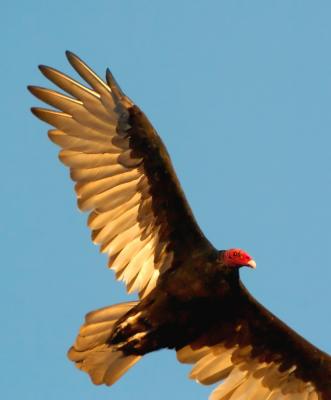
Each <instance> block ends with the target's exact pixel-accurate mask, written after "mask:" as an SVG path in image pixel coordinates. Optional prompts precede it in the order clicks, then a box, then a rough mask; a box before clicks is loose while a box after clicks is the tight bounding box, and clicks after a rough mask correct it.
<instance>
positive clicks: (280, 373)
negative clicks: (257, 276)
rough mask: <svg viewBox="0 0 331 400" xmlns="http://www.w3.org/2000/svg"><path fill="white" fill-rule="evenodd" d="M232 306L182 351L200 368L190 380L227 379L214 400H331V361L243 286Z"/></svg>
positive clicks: (179, 354)
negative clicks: (258, 301) (262, 304)
mask: <svg viewBox="0 0 331 400" xmlns="http://www.w3.org/2000/svg"><path fill="white" fill-rule="evenodd" d="M231 299H232V303H233V306H232V307H228V308H227V311H224V312H223V315H222V312H221V313H220V315H219V316H217V318H216V319H217V321H216V322H214V323H212V324H211V326H210V327H209V328H207V329H206V332H205V333H203V335H202V336H201V337H200V338H198V339H197V340H195V341H194V342H192V343H191V344H190V345H186V346H185V347H183V348H181V349H179V350H178V351H177V358H178V360H179V361H181V362H185V363H192V364H195V366H194V367H193V369H192V371H191V373H190V378H191V379H195V380H196V381H197V382H199V383H202V384H206V385H209V384H213V383H215V382H220V381H223V383H221V384H220V385H219V386H218V387H217V388H216V389H215V390H214V391H213V392H212V394H211V396H210V399H211V400H230V399H231V400H284V399H287V400H310V399H314V400H317V399H318V400H329V399H330V398H331V359H330V357H329V356H328V355H327V354H325V353H323V352H322V351H320V350H318V349H317V348H316V347H314V346H313V345H312V344H310V343H309V342H307V341H306V340H305V339H303V338H302V337H301V336H299V335H298V334H297V333H295V332H294V331H293V330H291V329H290V328H289V327H287V326H286V325H285V324H284V323H283V322H281V321H280V320H279V319H278V318H276V317H275V316H274V315H272V314H271V313H270V312H269V311H268V310H266V309H265V308H264V307H263V306H261V305H260V304H259V303H257V301H256V300H255V299H254V298H253V297H252V296H251V295H250V294H249V293H248V291H247V290H246V289H245V288H244V286H243V285H242V284H240V287H239V292H237V293H236V295H234V296H233V297H232V298H231Z"/></svg>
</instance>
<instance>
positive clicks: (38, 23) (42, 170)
mask: <svg viewBox="0 0 331 400" xmlns="http://www.w3.org/2000/svg"><path fill="white" fill-rule="evenodd" d="M1 8H2V10H1V16H0V19H1V24H0V30H1V37H2V41H1V43H0V50H1V67H0V68H1V75H2V85H1V91H2V107H1V108H2V129H1V130H2V156H1V159H0V162H1V163H2V165H1V169H0V171H1V183H2V196H1V202H2V210H3V211H2V214H3V215H2V222H1V225H0V232H1V237H2V244H3V246H2V257H1V258H2V262H1V264H2V271H3V273H2V279H1V282H0V296H1V315H2V329H1V333H0V337H1V343H2V351H1V354H2V362H1V366H0V369H1V374H0V375H1V379H2V380H3V383H2V384H1V387H2V389H1V390H2V396H3V398H5V399H8V400H9V399H18V398H22V397H24V399H25V400H44V399H48V400H53V399H54V400H55V399H59V398H63V399H70V400H76V399H77V400H78V399H80V400H81V399H84V400H96V399H98V400H102V399H110V398H112V399H118V400H121V399H130V398H134V399H146V400H148V399H155V398H158V399H159V400H163V399H168V398H169V397H171V398H174V399H179V398H190V399H192V400H195V399H203V398H207V395H208V393H209V392H210V388H208V387H207V388H206V387H200V386H199V385H197V384H195V383H194V382H190V381H189V380H187V379H186V375H187V372H188V370H189V368H187V367H185V366H182V365H179V364H177V362H176V360H175V355H174V354H173V353H171V352H169V351H162V352H158V353H155V354H152V355H149V356H147V357H146V359H144V360H143V361H141V362H140V363H138V364H137V365H136V366H135V367H134V368H133V369H132V370H131V371H130V372H129V373H128V374H127V375H126V376H125V377H124V378H123V379H122V380H121V381H120V382H119V383H118V384H116V385H115V386H114V387H112V388H105V387H96V386H93V385H92V384H91V383H90V381H89V379H88V377H87V376H86V375H85V374H83V373H81V372H80V371H78V370H76V369H75V368H74V366H73V365H72V364H71V363H70V362H69V361H67V359H66V351H67V348H68V347H69V346H70V345H71V343H72V341H73V340H74V338H75V335H76V333H77V329H78V327H79V325H80V324H81V322H82V320H83V316H84V315H85V313H86V312H88V311H90V310H93V309H96V308H98V307H102V306H105V305H108V304H113V303H117V302H121V301H123V300H125V299H127V296H126V295H125V291H124V288H123V285H122V284H121V283H118V282H115V280H114V278H113V273H112V272H111V271H109V270H107V269H106V268H105V265H106V259H105V257H104V256H102V255H100V254H99V253H98V250H97V248H96V247H95V246H94V245H92V244H91V242H90V239H89V232H88V230H87V228H86V223H85V221H86V216H85V215H82V214H81V213H80V212H78V211H77V207H76V203H75V198H74V194H73V190H72V182H70V179H69V178H68V172H67V171H66V169H65V168H64V167H63V166H62V165H61V164H60V163H59V162H58V160H57V149H56V147H55V146H54V145H53V144H52V143H50V142H49V140H48V138H47V135H46V130H47V126H46V125H45V124H42V123H41V122H40V121H38V120H37V119H35V118H34V117H33V116H32V115H31V114H30V112H29V107H30V106H32V105H37V104H38V101H37V100H35V99H33V98H32V96H31V95H30V94H29V93H28V92H27V90H26V85H27V84H35V85H41V86H43V85H48V83H46V81H45V79H44V78H43V77H42V76H41V74H40V73H39V71H38V70H37V65H38V64H48V65H52V66H54V67H56V68H59V69H61V70H63V71H64V72H66V73H71V70H70V68H69V66H68V64H67V62H66V60H65V57H64V51H65V50H66V49H70V50H72V51H74V52H76V53H77V54H78V55H80V57H82V58H83V59H84V60H86V61H87V62H88V63H89V64H90V65H91V67H93V68H94V69H95V70H96V71H97V72H98V73H99V74H103V73H104V71H105V69H106V67H107V66H109V67H110V68H111V70H112V71H113V73H114V74H115V76H116V78H117V80H118V81H119V83H120V84H121V86H122V88H123V89H124V90H125V91H126V93H127V94H128V95H129V96H130V97H131V98H132V99H134V100H135V101H136V102H137V104H138V105H139V106H140V107H141V108H142V109H143V110H144V111H145V112H146V113H147V115H148V116H149V118H150V119H151V120H152V122H153V124H154V125H155V127H156V128H157V130H158V131H159V133H160V135H161V136H162V138H163V140H164V142H165V143H166V145H167V147H168V150H169V152H170V154H171V156H172V159H173V162H174V165H175V168H176V170H177V173H178V176H179V178H180V181H181V183H182V186H183V188H184V190H185V192H186V194H187V197H188V199H189V201H190V204H191V206H192V208H193V211H194V213H195V215H196V217H197V220H198V222H199V224H200V225H201V227H202V229H203V230H204V232H205V233H206V235H207V236H208V238H209V239H210V240H211V241H212V242H213V243H214V244H215V246H217V247H218V248H227V247H234V246H239V247H243V248H244V249H246V250H247V251H249V253H251V254H252V255H253V256H254V258H255V259H256V261H257V265H258V269H257V270H256V271H251V270H244V271H242V278H243V281H244V282H245V284H246V285H247V286H248V288H249V289H250V290H251V292H252V293H253V295H254V296H256V297H257V298H258V299H259V300H260V301H261V302H263V303H264V304H265V305H266V306H267V307H268V308H270V309H271V310H272V311H273V312H274V313H275V314H277V315H278V316H279V317H281V318H282V319H283V320H284V321H285V322H287V323H288V324H289V325H291V326H292V327H294V328H295V329H296V330H297V331H298V332H299V333H300V334H302V335H304V336H305V337H307V338H308V339H309V340H310V341H312V342H313V343H315V344H316V345H318V346H319V347H320V348H322V349H323V350H325V351H328V352H331V343H330V337H331V318H330V289H329V288H330V280H331V260H330V247H331V246H330V245H331V234H330V224H331V207H330V204H331V180H330V167H331V157H330V156H331V151H330V148H331V136H330V133H331V129H330V128H331V113H330V105H331V51H330V41H331V25H330V17H331V3H330V2H328V1H304V0H301V1H299V0H297V1H295V0H291V1H288V0H280V1H255V0H252V1H244V0H242V1H234V0H233V1H230V0H229V1H216V0H215V1H212V0H205V1H195V2H193V1H188V0H187V1H186V0H182V1H180V2H179V1H169V0H168V1H167V2H165V1H153V2H152V1H147V0H139V1H133V0H132V1H128V0H121V1H114V0H108V1H94V2H90V1H86V0H81V1H79V2H78V1H77V2H64V1H63V0H58V1H56V2H48V1H36V0H30V1H29V2H18V1H10V2H9V1H4V2H3V3H2V7H1Z"/></svg>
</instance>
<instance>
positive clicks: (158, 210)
mask: <svg viewBox="0 0 331 400" xmlns="http://www.w3.org/2000/svg"><path fill="white" fill-rule="evenodd" d="M66 54H67V58H68V60H69V62H70V64H71V65H72V67H73V68H74V69H75V70H76V71H77V72H78V74H79V75H80V76H81V77H82V78H83V79H84V80H85V81H86V84H87V86H86V85H82V84H81V83H79V82H77V81H76V80H74V79H72V78H70V77H69V76H67V75H65V74H63V73H62V72H59V71H58V70H56V69H54V68H51V67H47V66H40V70H41V72H42V73H43V74H44V75H45V76H46V78H48V79H49V80H50V81H52V82H53V83H54V84H55V85H57V86H58V87H59V88H60V89H62V91H63V92H66V94H63V93H59V92H57V91H54V90H49V89H45V88H42V87H36V86H30V87H29V90H30V91H31V92H32V94H33V95H35V96H36V97H37V98H39V99H40V100H42V101H44V102H45V103H47V104H48V105H50V106H51V107H53V108H54V109H44V108H32V112H33V114H35V115H36V116H37V117H38V118H40V119H41V120H43V121H45V122H47V123H48V124H50V125H52V126H53V127H54V128H55V129H51V130H50V131H49V133H48V135H49V138H50V139H51V140H52V141H53V142H54V143H56V144H57V145H58V146H60V148H61V151H60V154H59V158H60V160H61V161H62V162H63V163H64V164H65V165H67V166H68V167H69V169H70V176H71V178H72V179H73V180H74V181H75V182H76V184H75V191H76V194H77V198H78V206H79V208H80V209H81V210H83V211H88V212H89V218H88V226H89V227H90V229H91V231H92V240H93V242H94V243H96V244H98V245H100V250H101V251H102V252H104V253H106V254H108V256H109V263H108V265H109V267H110V268H111V269H112V270H114V271H115V273H116V278H117V279H119V280H122V281H124V282H125V284H126V287H127V290H128V292H129V293H132V292H138V293H139V300H137V301H131V302H127V303H123V304H117V305H113V306H110V307H105V308H102V309H99V310H96V311H92V312H90V313H89V314H87V315H86V318H85V323H84V324H83V325H82V326H81V328H80V330H79V333H78V337H77V339H76V341H75V343H74V344H73V346H72V347H71V348H70V350H69V352H68V357H69V359H70V360H72V361H73V362H75V364H76V366H77V367H78V368H80V369H81V370H83V371H85V372H87V373H88V374H89V376H90V377H91V379H92V381H93V383H95V384H96V385H100V384H105V385H112V384H114V383H115V382H116V381H117V380H118V379H119V378H120V377H121V376H122V375H123V374H124V373H125V372H126V371H127V370H128V369H129V368H131V367H132V366H133V365H134V364H136V363H137V362H138V361H139V360H140V358H141V357H142V356H143V355H144V354H146V353H149V352H151V351H155V350H159V349H162V348H168V349H174V350H175V351H176V352H177V358H178V360H179V361H180V362H183V363H190V364H194V366H193V369H192V371H191V373H190V378H192V379H194V380H196V381H197V382H199V383H201V384H204V385H210V384H214V383H217V382H219V386H218V387H216V389H215V390H214V391H213V392H212V394H211V396H210V400H244V399H245V400H252V399H254V400H284V399H286V400H330V399H331V357H330V356H329V355H328V354H326V353H324V352H322V351H320V350H319V349H317V348H316V347H314V346H313V345H312V344H310V343H309V342H308V341H306V340H305V339H304V338H302V337H301V336H299V335H298V334H297V333H296V332H294V331H293V330H292V329H291V328H289V327H288V326H287V325H286V324H285V323H283V322H282V321H280V320H279V319H278V318H277V317H276V316H274V315H273V314H272V313H271V312H269V311H268V310H267V309H266V308H264V307H263V306H262V305H261V304H260V303H258V302H257V301H256V300H255V299H254V298H253V296H252V295H251V294H250V293H249V292H248V290H247V289H246V288H245V287H244V285H243V283H242V282H241V280H240V277H239V269H240V268H241V267H243V266H248V267H251V268H255V261H254V260H253V259H252V257H251V256H250V255H249V254H248V253H247V252H246V251H243V250H241V249H236V248H234V249H228V250H220V251H219V250H217V249H215V248H214V247H213V246H212V244H211V243H210V242H209V241H208V239H207V238H206V237H205V236H204V234H203V233H202V231H201V230H200V228H199V226H198V224H197V222H196V220H195V218H194V216H193V213H192V211H191V209H190V207H189V205H188V202H187V200H186V198H185V195H184V193H183V191H182V189H181V186H180V184H179V181H178V179H177V177H176V174H175V171H174V168H173V166H172V164H171V160H170V157H169V154H168V152H167V150H166V148H165V146H164V145H163V143H162V141H161V139H160V137H159V136H158V134H157V132H156V131H155V129H154V128H153V126H152V125H151V123H150V122H149V120H148V119H147V117H146V116H145V114H144V113H143V112H142V111H141V110H140V109H139V108H138V107H137V105H136V104H135V103H134V102H132V101H131V100H130V99H129V98H128V97H127V96H126V95H125V94H124V93H123V92H122V90H121V89H120V87H119V86H118V84H117V83H116V81H115V79H114V77H113V75H112V74H111V72H110V71H109V69H107V72H106V80H105V81H103V80H102V79H100V78H99V77H98V76H97V75H96V74H95V73H94V72H93V71H92V70H91V69H90V68H89V67H88V66H87V65H86V64H85V63H84V62H83V61H82V60H80V59H79V58H78V57H77V56H76V55H74V54H73V53H71V52H67V53H66Z"/></svg>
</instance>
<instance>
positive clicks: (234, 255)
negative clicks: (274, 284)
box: [223, 249, 256, 269]
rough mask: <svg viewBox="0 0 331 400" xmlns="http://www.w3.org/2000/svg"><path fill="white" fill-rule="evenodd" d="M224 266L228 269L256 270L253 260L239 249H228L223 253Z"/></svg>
mask: <svg viewBox="0 0 331 400" xmlns="http://www.w3.org/2000/svg"><path fill="white" fill-rule="evenodd" d="M223 259H224V264H225V265H227V266H228V267H238V268H239V267H251V268H254V269H255V268H256V262H255V261H254V260H253V258H252V257H251V256H250V255H249V254H248V253H246V251H244V250H241V249H229V250H225V252H224V256H223Z"/></svg>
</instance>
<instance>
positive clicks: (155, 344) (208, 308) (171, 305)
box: [108, 253, 240, 355]
mask: <svg viewBox="0 0 331 400" xmlns="http://www.w3.org/2000/svg"><path fill="white" fill-rule="evenodd" d="M208 258H209V261H206V260H207V259H208ZM208 258H207V257H206V255H201V254H199V255H196V256H195V257H194V256H193V257H192V259H191V260H187V263H185V264H184V265H181V266H179V267H178V268H176V269H174V270H168V271H166V272H165V273H164V275H162V277H161V278H160V282H159V284H158V285H157V286H156V287H155V288H154V289H153V291H152V292H151V293H150V294H149V295H148V296H147V297H146V298H145V299H143V300H142V301H141V302H140V303H139V304H138V305H137V306H135V307H134V308H133V309H132V310H130V311H129V312H128V314H126V315H124V316H123V317H122V318H121V319H120V320H119V321H118V322H117V323H116V325H115V327H114V330H113V332H112V336H111V337H110V339H109V341H108V342H109V343H110V344H115V345H116V346H117V348H119V349H121V350H123V351H124V352H125V353H127V354H140V355H143V354H146V353H147V352H150V351H154V350H158V349H160V348H170V349H180V348H181V347H183V346H185V345H187V344H189V343H190V342H191V341H193V340H195V339H197V338H198V337H199V336H200V335H201V334H202V333H203V332H204V331H205V330H206V329H208V328H209V327H210V326H212V324H214V323H215V322H217V320H218V319H219V317H220V315H222V314H224V316H225V314H226V313H229V311H230V310H231V308H232V307H234V306H235V302H234V298H236V296H237V294H238V292H239V290H240V287H239V274H238V271H237V270H233V269H232V270H230V269H227V268H226V267H225V266H224V265H223V264H222V263H221V262H219V261H218V255H217V253H216V254H210V255H209V257H208ZM222 269H224V271H222ZM127 321H129V322H127ZM139 335H140V336H139ZM132 338H133V339H132ZM150 338H152V339H150Z"/></svg>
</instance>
